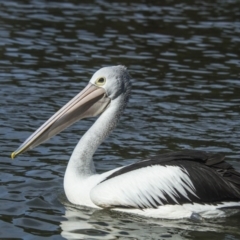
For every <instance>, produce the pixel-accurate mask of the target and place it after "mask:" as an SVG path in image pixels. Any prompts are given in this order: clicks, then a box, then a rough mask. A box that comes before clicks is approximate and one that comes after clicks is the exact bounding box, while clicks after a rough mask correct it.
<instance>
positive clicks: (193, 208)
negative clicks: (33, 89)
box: [11, 66, 240, 219]
mask: <svg viewBox="0 0 240 240" xmlns="http://www.w3.org/2000/svg"><path fill="white" fill-rule="evenodd" d="M130 89H131V84H130V75H129V73H128V71H127V69H126V68H125V67H124V66H112V67H104V68H101V69H100V70H98V71H97V72H96V73H94V75H93V76H92V78H91V80H90V82H89V84H88V85H87V86H86V87H85V88H84V89H83V90H82V91H81V92H80V93H79V94H77V95H76V96H75V97H74V98H73V99H72V100H71V101H69V102H68V103H67V104H66V105H65V106H63V107H62V108H61V109H60V110H59V111H58V112H57V113H55V114H54V115H53V116H52V117H51V118H50V119H49V120H48V121H47V122H45V123H44V124H43V125H42V126H41V127H40V128H39V129H37V130H36V131H35V132H34V133H33V134H32V135H31V136H30V137H29V138H28V139H27V140H26V141H25V142H24V143H23V144H22V145H21V146H20V147H19V148H18V149H17V150H16V151H15V152H13V153H12V154H11V157H12V158H14V157H16V156H17V155H19V154H20V153H23V152H26V151H27V150H30V149H33V148H34V147H36V146H38V145H39V144H41V143H42V142H44V141H46V140H48V139H49V138H51V137H53V136H54V135H56V134H58V133H59V132H61V131H62V130H63V129H65V128H67V127H68V126H70V125H71V124H73V123H74V122H76V121H78V120H80V119H83V118H87V117H93V116H97V115H100V116H99V117H98V119H97V120H96V121H95V123H94V124H93V125H92V126H91V128H90V129H89V130H88V131H87V132H86V133H85V134H84V135H83V136H82V138H81V139H80V141H79V142H78V144H77V146H76V147H75V149H74V151H73V153H72V155H71V157H70V160H69V162H68V165H67V169H66V172H65V176H64V191H65V194H66V196H67V199H68V200H69V201H70V202H71V203H73V204H77V205H85V206H89V207H94V208H104V209H105V208H108V209H114V210H116V211H122V212H129V213H133V214H139V215H143V216H146V217H153V218H169V219H177V218H190V217H191V216H193V214H198V215H199V216H201V217H206V218H208V217H219V216H226V214H225V211H223V209H226V208H231V209H233V208H234V209H235V208H238V207H240V173H239V172H237V171H236V170H235V169H234V168H233V167H232V166H231V165H230V164H229V163H227V162H225V161H224V156H223V155H222V154H220V153H207V152H203V151H197V150H183V151H179V152H170V153H164V154H161V155H158V156H155V157H153V158H148V159H145V160H142V161H139V162H136V163H133V164H130V165H128V166H123V167H119V168H116V169H113V170H111V171H108V172H105V173H102V174H97V173H96V171H95V167H94V163H93V155H94V153H95V151H96V150H97V148H98V147H99V146H100V144H101V143H102V142H103V141H104V139H105V138H106V137H107V136H108V135H109V134H110V132H111V131H112V130H113V129H114V128H115V127H116V125H117V122H118V120H119V118H120V116H121V114H122V112H123V110H124V108H125V107H126V104H127V102H128V99H129V96H130Z"/></svg>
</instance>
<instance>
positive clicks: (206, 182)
mask: <svg viewBox="0 0 240 240" xmlns="http://www.w3.org/2000/svg"><path fill="white" fill-rule="evenodd" d="M224 158H225V156H224V155H223V154H220V153H207V152H203V151H196V150H184V151H181V152H171V153H165V154H161V155H158V156H156V157H153V158H150V159H147V160H143V161H139V162H137V163H134V164H131V165H128V166H126V167H123V168H122V169H120V170H118V171H116V172H114V173H113V174H111V175H110V176H108V177H107V178H106V179H105V180H104V181H106V180H108V179H111V178H114V177H117V176H119V175H122V174H124V173H127V172H130V171H134V170H137V169H140V168H144V167H148V166H154V165H162V166H170V165H171V166H179V167H181V168H182V169H183V170H186V171H187V173H188V174H189V178H190V179H191V181H192V183H193V185H194V187H195V189H196V192H195V193H196V195H197V196H195V195H193V194H192V193H190V192H189V195H188V199H187V198H185V197H184V196H181V195H180V194H179V196H177V201H178V203H179V204H183V203H189V202H198V203H214V202H221V201H240V173H239V172H237V171H236V170H235V169H234V168H233V167H232V166H231V165H230V164H229V163H227V162H225V161H224ZM160 174H161V173H160ZM104 181H103V182H104ZM176 191H177V189H176ZM165 197H166V201H165V202H164V201H163V199H161V201H162V202H163V204H176V203H175V202H174V201H173V200H172V199H171V198H170V197H169V196H168V195H167V194H165Z"/></svg>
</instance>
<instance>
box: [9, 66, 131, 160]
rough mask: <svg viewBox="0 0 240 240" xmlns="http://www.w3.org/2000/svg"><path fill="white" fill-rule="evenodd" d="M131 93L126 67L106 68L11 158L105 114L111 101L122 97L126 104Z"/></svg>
mask: <svg viewBox="0 0 240 240" xmlns="http://www.w3.org/2000/svg"><path fill="white" fill-rule="evenodd" d="M129 92H130V76H129V74H128V71H127V69H126V68H125V67H123V66H113V67H104V68H101V69H99V70H98V71H97V72H95V73H94V75H93V76H92V78H91V80H90V81H89V84H88V85H87V86H86V87H85V88H84V89H83V90H82V91H81V92H80V93H79V94H78V95H77V96H75V97H74V98H73V99H72V100H71V101H69V102H68V103H67V104H66V105H65V106H63V107H62V108H61V109H60V110H59V111H58V112H56V113H55V114H54V115H53V116H52V117H51V118H50V119H49V120H48V121H47V122H45V123H44V124H43V125H42V126H41V127H40V128H38V129H37V130H36V131H35V132H34V133H33V134H32V135H31V136H30V137H29V138H28V139H27V140H26V141H25V142H24V143H23V144H22V145H21V146H20V147H19V148H18V149H17V150H16V151H15V152H13V153H12V154H11V158H12V159H13V158H15V157H16V156H17V155H19V154H20V153H23V152H26V151H27V150H29V149H33V148H34V147H36V146H38V145H39V144H41V143H42V142H45V141H46V140H48V139H49V138H51V137H53V136H55V135H56V134H58V133H59V132H61V131H62V130H64V129H65V128H67V127H69V126H70V125H72V124H73V123H75V122H76V121H79V120H80V119H83V118H87V117H93V116H97V115H99V114H101V113H102V112H104V111H105V110H106V109H107V108H108V107H109V105H110V104H111V102H112V101H114V100H115V99H117V98H118V97H123V102H124V104H125V103H126V102H127V100H128V96H129Z"/></svg>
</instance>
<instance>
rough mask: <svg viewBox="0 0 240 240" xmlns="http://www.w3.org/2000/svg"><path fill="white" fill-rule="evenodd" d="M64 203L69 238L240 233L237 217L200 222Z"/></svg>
mask: <svg viewBox="0 0 240 240" xmlns="http://www.w3.org/2000/svg"><path fill="white" fill-rule="evenodd" d="M65 205H66V212H65V215H64V217H65V218H66V220H64V221H62V222H61V228H62V233H61V235H62V236H63V237H64V238H66V239H84V238H85V237H86V236H89V237H90V238H91V239H116V238H117V239H125V238H128V237H130V238H132V239H164V238H171V239H186V238H189V237H191V236H192V233H193V235H195V236H198V237H204V236H207V235H211V234H212V233H215V234H216V233H217V235H215V238H213V239H216V240H217V239H219V238H218V237H219V236H221V234H228V233H229V234H237V235H238V236H240V231H239V227H238V226H237V220H236V219H235V224H236V225H235V226H234V224H232V225H226V221H225V219H220V220H216V219H214V220H202V221H201V222H193V221H190V220H185V219H182V220H171V221H170V220H161V219H147V218H141V217H137V216H133V215H130V214H124V213H119V212H115V211H110V210H96V209H90V208H86V207H80V206H78V207H75V206H72V205H71V204H67V203H65ZM239 216H240V215H239ZM239 216H238V217H239ZM233 222H234V220H233ZM233 222H232V223H233Z"/></svg>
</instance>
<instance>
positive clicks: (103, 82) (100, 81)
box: [95, 77, 106, 87]
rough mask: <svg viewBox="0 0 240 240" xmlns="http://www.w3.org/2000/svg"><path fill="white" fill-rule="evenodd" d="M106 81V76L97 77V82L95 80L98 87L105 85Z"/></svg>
mask: <svg viewBox="0 0 240 240" xmlns="http://www.w3.org/2000/svg"><path fill="white" fill-rule="evenodd" d="M105 83H106V78H104V77H100V78H99V79H97V80H96V82H95V84H96V85H97V86H98V87H101V86H103V85H104V84H105Z"/></svg>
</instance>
